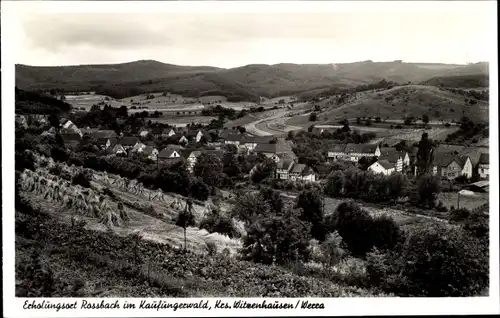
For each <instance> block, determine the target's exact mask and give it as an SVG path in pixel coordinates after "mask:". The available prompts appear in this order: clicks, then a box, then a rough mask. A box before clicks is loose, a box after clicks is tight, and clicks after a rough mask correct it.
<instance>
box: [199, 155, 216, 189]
mask: <svg viewBox="0 0 500 318" xmlns="http://www.w3.org/2000/svg"><path fill="white" fill-rule="evenodd" d="M222 168H223V167H222V163H221V162H220V160H219V158H217V157H216V156H214V155H212V154H205V153H203V154H201V155H200V156H199V157H198V160H197V161H196V164H195V166H194V169H193V172H194V175H195V176H198V177H201V178H202V180H203V182H205V183H206V184H207V185H209V186H211V187H217V186H219V185H220V182H221V176H222Z"/></svg>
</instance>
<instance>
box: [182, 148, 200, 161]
mask: <svg viewBox="0 0 500 318" xmlns="http://www.w3.org/2000/svg"><path fill="white" fill-rule="evenodd" d="M179 154H180V155H181V156H182V157H183V158H185V159H187V158H188V157H189V156H190V155H191V154H194V155H195V157H198V156H199V155H201V151H200V150H193V149H183V150H181V151H180V153H179Z"/></svg>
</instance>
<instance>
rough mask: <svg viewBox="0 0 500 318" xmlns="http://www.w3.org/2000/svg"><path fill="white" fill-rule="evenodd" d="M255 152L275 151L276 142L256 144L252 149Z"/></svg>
mask: <svg viewBox="0 0 500 318" xmlns="http://www.w3.org/2000/svg"><path fill="white" fill-rule="evenodd" d="M254 151H255V152H258V153H260V152H269V153H276V144H257V146H255V149H254Z"/></svg>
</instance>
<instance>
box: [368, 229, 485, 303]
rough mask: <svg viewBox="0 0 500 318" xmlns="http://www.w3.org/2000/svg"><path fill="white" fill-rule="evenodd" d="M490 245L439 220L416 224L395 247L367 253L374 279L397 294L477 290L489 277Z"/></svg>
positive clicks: (454, 293)
mask: <svg viewBox="0 0 500 318" xmlns="http://www.w3.org/2000/svg"><path fill="white" fill-rule="evenodd" d="M488 259H489V256H488V246H487V245H486V244H482V243H481V242H480V241H479V240H478V239H476V238H475V237H471V236H470V235H469V234H468V233H466V232H465V231H463V230H462V229H461V228H457V227H450V226H449V225H446V224H441V223H438V222H431V223H426V224H425V226H420V227H414V228H412V229H411V230H410V232H409V233H408V234H407V238H406V239H405V240H404V241H402V242H401V243H400V244H398V246H397V247H396V248H395V249H394V250H393V251H387V252H385V253H380V252H377V251H374V252H372V253H370V254H369V255H368V257H367V271H368V277H369V278H370V282H371V283H372V284H376V285H377V287H379V288H382V289H384V290H386V291H390V292H394V293H396V294H397V295H399V296H416V297H418V296H424V297H464V296H477V295H479V294H480V293H481V292H483V291H484V289H486V288H487V286H488V283H489V279H488V272H489V268H488V267H489V261H488Z"/></svg>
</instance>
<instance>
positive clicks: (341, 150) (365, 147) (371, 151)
mask: <svg viewBox="0 0 500 318" xmlns="http://www.w3.org/2000/svg"><path fill="white" fill-rule="evenodd" d="M379 156H380V147H379V146H378V145H377V144H346V145H336V146H334V147H333V148H332V149H331V150H329V151H328V158H330V159H333V160H337V159H340V160H349V161H353V162H358V161H359V159H361V158H363V157H367V158H369V157H379Z"/></svg>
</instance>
